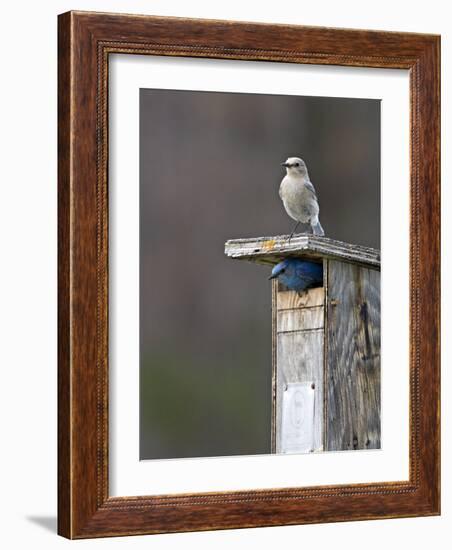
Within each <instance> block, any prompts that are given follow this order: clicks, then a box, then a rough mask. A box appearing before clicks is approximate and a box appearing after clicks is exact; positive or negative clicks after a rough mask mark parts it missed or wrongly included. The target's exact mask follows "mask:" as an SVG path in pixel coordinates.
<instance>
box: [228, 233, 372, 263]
mask: <svg viewBox="0 0 452 550" xmlns="http://www.w3.org/2000/svg"><path fill="white" fill-rule="evenodd" d="M224 252H225V254H226V256H228V257H229V258H234V259H236V260H248V261H254V262H257V263H263V264H271V265H272V264H277V263H278V262H280V261H281V260H282V259H284V258H287V257H294V256H302V257H304V258H311V259H323V258H332V259H338V260H344V261H350V262H353V263H360V264H362V265H370V266H373V267H379V266H380V251H379V250H376V249H375V248H370V247H368V246H362V245H356V244H350V243H345V242H342V241H336V240H334V239H330V238H328V237H318V236H316V235H310V234H296V235H294V236H293V237H292V238H291V239H290V242H289V235H277V236H273V237H258V238H256V239H231V240H229V241H227V242H226V244H225V246H224Z"/></svg>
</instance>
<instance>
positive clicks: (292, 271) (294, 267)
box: [269, 258, 323, 292]
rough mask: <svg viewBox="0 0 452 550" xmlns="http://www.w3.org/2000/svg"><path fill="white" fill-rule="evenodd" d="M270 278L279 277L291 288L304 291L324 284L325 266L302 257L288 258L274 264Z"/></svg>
mask: <svg viewBox="0 0 452 550" xmlns="http://www.w3.org/2000/svg"><path fill="white" fill-rule="evenodd" d="M269 279H278V280H279V281H280V282H281V283H282V284H283V285H284V286H286V287H287V288H288V289H289V290H296V291H297V292H302V291H303V290H307V289H308V288H312V287H315V286H321V285H322V282H323V266H322V264H318V263H315V262H310V261H309V260H302V259H301V258H286V259H285V260H283V261H282V262H279V264H276V265H275V266H274V268H273V269H272V274H271V276H270V277H269Z"/></svg>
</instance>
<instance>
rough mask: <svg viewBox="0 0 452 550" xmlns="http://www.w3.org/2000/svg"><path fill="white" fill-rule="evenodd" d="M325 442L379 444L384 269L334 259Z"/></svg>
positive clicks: (335, 447)
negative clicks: (381, 289)
mask: <svg viewBox="0 0 452 550" xmlns="http://www.w3.org/2000/svg"><path fill="white" fill-rule="evenodd" d="M327 276H328V286H327V289H328V296H327V301H326V303H327V308H328V312H327V318H328V322H327V327H326V331H327V332H326V337H327V361H326V363H325V368H326V369H327V372H326V373H325V380H326V388H325V391H326V392H327V395H326V418H325V425H326V430H325V447H326V450H328V451H347V450H356V449H379V448H380V446H381V421H380V417H381V397H380V381H381V374H380V373H381V369H380V272H379V271H377V270H374V269H368V268H364V267H359V266H355V265H353V264H349V263H345V262H338V261H335V260H328V275H327Z"/></svg>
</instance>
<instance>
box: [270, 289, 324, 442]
mask: <svg viewBox="0 0 452 550" xmlns="http://www.w3.org/2000/svg"><path fill="white" fill-rule="evenodd" d="M287 293H290V294H297V293H296V292H294V291H284V294H287ZM311 293H312V294H313V296H312V297H310V298H309V295H310V294H311ZM303 294H304V295H306V299H305V302H306V303H316V304H319V303H320V305H317V306H314V307H313V306H307V307H305V308H302V309H284V310H282V311H279V310H278V312H277V321H276V327H275V328H276V403H275V405H276V452H277V453H279V452H281V451H282V437H283V431H284V425H283V422H282V401H283V395H284V391H285V388H286V387H287V386H288V384H295V383H300V382H308V383H310V384H313V385H314V391H315V394H314V424H313V426H312V434H313V446H312V451H321V450H322V449H323V363H324V361H323V343H324V331H323V327H324V308H323V301H324V299H323V288H315V289H312V290H308V291H306V292H304V293H303ZM291 301H292V302H295V301H296V298H295V297H293V298H292V299H291Z"/></svg>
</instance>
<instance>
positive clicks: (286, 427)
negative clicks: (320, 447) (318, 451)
mask: <svg viewBox="0 0 452 550" xmlns="http://www.w3.org/2000/svg"><path fill="white" fill-rule="evenodd" d="M313 386H314V385H313V384H312V382H303V383H296V384H287V386H286V387H285V388H284V391H283V393H282V422H281V439H280V441H281V452H282V453H307V452H311V451H313V450H314V445H315V442H314V395H315V389H314V387H313Z"/></svg>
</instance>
